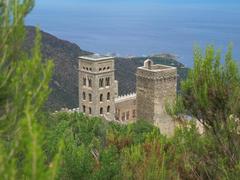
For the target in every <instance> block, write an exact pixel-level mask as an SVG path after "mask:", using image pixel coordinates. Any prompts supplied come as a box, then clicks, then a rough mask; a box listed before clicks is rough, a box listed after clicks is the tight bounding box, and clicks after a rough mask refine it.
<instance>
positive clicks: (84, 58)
mask: <svg viewBox="0 0 240 180" xmlns="http://www.w3.org/2000/svg"><path fill="white" fill-rule="evenodd" d="M78 58H79V59H83V60H88V61H103V60H110V59H114V57H112V56H107V57H99V58H91V57H89V56H79V57H78Z"/></svg>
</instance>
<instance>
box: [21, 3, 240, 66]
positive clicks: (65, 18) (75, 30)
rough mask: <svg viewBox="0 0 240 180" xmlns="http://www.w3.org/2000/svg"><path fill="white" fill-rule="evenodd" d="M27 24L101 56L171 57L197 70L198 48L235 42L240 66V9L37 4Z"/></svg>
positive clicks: (231, 6) (235, 53)
mask: <svg viewBox="0 0 240 180" xmlns="http://www.w3.org/2000/svg"><path fill="white" fill-rule="evenodd" d="M26 23H27V24H28V25H34V26H39V27H40V28H41V29H42V30H43V31H46V32H48V33H50V34H53V35H55V36H57V37H58V38H61V39H64V40H68V41H71V42H73V43H76V44H77V45H79V46H80V47H81V49H83V50H88V51H91V52H95V53H99V54H114V55H117V56H123V57H132V56H150V55H154V54H160V53H170V54H174V55H176V56H177V57H178V60H179V61H180V62H182V63H183V64H184V65H185V66H187V67H192V66H193V49H194V47H195V46H199V47H201V48H202V49H204V48H205V47H206V46H207V45H214V46H215V47H216V48H217V49H220V50H221V51H222V52H223V53H224V52H226V49H227V47H228V45H229V44H230V43H232V44H233V50H234V58H235V60H236V61H237V62H238V63H239V62H240V6H239V7H238V6H234V5H229V6H226V5H216V4H215V5H196V4H194V5H187V4H185V5H181V4H178V5H161V4H151V5H146V4H145V5H138V4H131V5H128V4H126V3H125V4H114V3H111V4H87V3H85V4H83V5H82V4H79V3H75V4H74V3H71V4H67V3H65V4H64V5H47V4H45V5H42V6H36V8H35V9H34V10H33V11H32V12H31V14H30V15H29V16H28V17H27V20H26Z"/></svg>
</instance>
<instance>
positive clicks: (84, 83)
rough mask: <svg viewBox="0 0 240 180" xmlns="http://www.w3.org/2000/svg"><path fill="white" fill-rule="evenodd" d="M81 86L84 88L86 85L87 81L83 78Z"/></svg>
mask: <svg viewBox="0 0 240 180" xmlns="http://www.w3.org/2000/svg"><path fill="white" fill-rule="evenodd" d="M83 85H84V86H86V85H87V79H86V78H85V77H84V78H83Z"/></svg>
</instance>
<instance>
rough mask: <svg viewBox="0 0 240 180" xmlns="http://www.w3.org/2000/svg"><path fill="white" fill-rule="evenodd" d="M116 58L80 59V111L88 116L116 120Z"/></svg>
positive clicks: (92, 56) (89, 57)
mask: <svg viewBox="0 0 240 180" xmlns="http://www.w3.org/2000/svg"><path fill="white" fill-rule="evenodd" d="M114 71H115V69H114V58H113V57H110V56H101V55H98V54H94V55H89V56H81V57H79V109H80V112H83V113H84V114H86V115H88V116H102V117H103V118H105V119H106V120H109V121H112V120H114V117H115V116H114V113H115V103H114V99H115V93H116V90H115V88H116V82H115V75H114V74H115V73H114Z"/></svg>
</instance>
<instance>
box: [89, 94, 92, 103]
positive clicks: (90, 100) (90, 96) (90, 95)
mask: <svg viewBox="0 0 240 180" xmlns="http://www.w3.org/2000/svg"><path fill="white" fill-rule="evenodd" d="M88 98H89V102H92V94H88Z"/></svg>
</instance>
